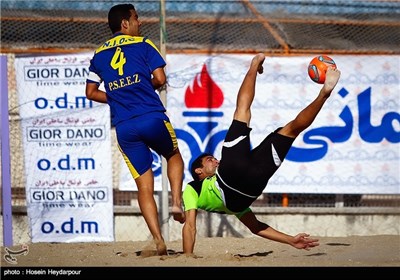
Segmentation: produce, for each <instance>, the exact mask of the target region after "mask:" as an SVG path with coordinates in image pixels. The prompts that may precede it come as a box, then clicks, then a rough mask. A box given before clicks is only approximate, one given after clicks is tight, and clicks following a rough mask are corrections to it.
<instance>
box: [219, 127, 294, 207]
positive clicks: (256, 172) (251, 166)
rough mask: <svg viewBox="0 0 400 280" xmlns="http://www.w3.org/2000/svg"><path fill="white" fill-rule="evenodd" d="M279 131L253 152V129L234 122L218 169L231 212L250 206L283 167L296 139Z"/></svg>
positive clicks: (269, 136)
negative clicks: (251, 135) (251, 140)
mask: <svg viewBox="0 0 400 280" xmlns="http://www.w3.org/2000/svg"><path fill="white" fill-rule="evenodd" d="M279 129H280V128H278V129H276V130H275V131H274V132H272V133H270V134H269V135H268V136H267V137H266V138H265V139H264V140H263V141H262V142H261V143H260V144H259V145H258V146H257V147H255V148H254V149H251V143H250V131H251V128H249V127H247V124H246V123H244V122H240V121H237V120H233V122H232V124H231V126H230V127H229V130H228V133H227V135H226V137H225V141H224V144H223V147H222V152H221V160H220V163H219V167H218V170H217V180H218V183H219V185H220V187H221V188H222V190H223V191H224V195H225V201H226V207H227V208H228V209H229V210H231V211H234V212H240V211H242V210H244V209H246V208H247V207H249V206H250V205H251V204H252V203H253V202H254V201H255V200H256V199H257V198H258V197H259V196H260V195H261V194H262V192H263V191H264V189H265V187H266V186H267V183H268V180H269V179H270V178H271V177H272V175H273V174H274V173H275V172H276V170H277V169H278V168H279V167H280V165H281V164H282V162H283V160H284V158H285V157H286V155H287V153H288V151H289V149H290V147H291V146H292V144H293V141H294V140H295V138H291V137H287V136H284V135H281V134H278V133H277V131H278V130H279Z"/></svg>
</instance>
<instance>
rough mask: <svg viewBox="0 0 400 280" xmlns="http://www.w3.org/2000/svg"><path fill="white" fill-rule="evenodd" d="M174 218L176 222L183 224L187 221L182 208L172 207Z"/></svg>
mask: <svg viewBox="0 0 400 280" xmlns="http://www.w3.org/2000/svg"><path fill="white" fill-rule="evenodd" d="M172 216H173V217H174V220H175V221H177V222H180V223H181V224H183V223H184V222H185V220H186V219H185V214H184V213H183V210H182V208H181V207H179V206H176V205H172Z"/></svg>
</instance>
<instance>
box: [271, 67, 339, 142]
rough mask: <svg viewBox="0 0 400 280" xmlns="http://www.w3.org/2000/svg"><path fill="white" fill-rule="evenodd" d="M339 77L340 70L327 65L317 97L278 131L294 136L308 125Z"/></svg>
mask: <svg viewBox="0 0 400 280" xmlns="http://www.w3.org/2000/svg"><path fill="white" fill-rule="evenodd" d="M339 78H340V71H339V70H338V69H334V68H332V67H329V68H328V70H327V71H326V78H325V83H324V85H323V86H322V89H321V90H320V92H319V94H318V96H317V98H316V99H314V101H313V102H311V103H310V104H309V105H308V106H307V107H306V108H304V109H303V110H302V111H301V112H300V113H299V114H298V115H297V116H296V118H295V119H294V120H292V121H291V122H289V123H288V124H286V125H285V126H284V127H283V128H282V129H281V130H279V131H278V133H279V134H282V135H285V136H289V137H292V138H296V137H297V136H298V135H299V134H300V133H301V132H302V131H303V130H305V129H306V128H307V127H309V126H310V125H311V124H312V123H313V121H314V120H315V118H316V116H317V115H318V113H319V111H320V110H321V108H322V106H323V105H324V104H325V101H326V100H327V99H328V98H329V96H330V95H331V93H332V91H333V89H334V88H335V86H336V84H337V82H338V81H339Z"/></svg>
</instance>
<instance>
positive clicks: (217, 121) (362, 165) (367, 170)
mask: <svg viewBox="0 0 400 280" xmlns="http://www.w3.org/2000/svg"><path fill="white" fill-rule="evenodd" d="M252 57H253V55H247V54H241V55H239V54H233V55H230V54H229V55H215V56H210V55H186V54H183V55H179V54H172V55H168V56H167V63H168V64H167V76H168V89H167V91H168V93H167V109H168V113H169V115H170V117H171V121H172V124H173V125H174V127H175V129H176V133H177V137H178V141H179V145H180V149H181V152H182V155H183V157H184V161H185V166H186V168H185V182H189V181H191V180H192V178H191V175H190V173H189V166H190V163H191V162H192V160H194V158H195V157H196V156H197V155H199V154H200V153H201V152H211V153H213V154H214V155H215V156H216V157H217V158H218V157H220V152H221V146H222V142H223V139H224V137H225V134H226V132H227V129H228V127H229V125H230V123H231V121H232V116H233V112H234V109H235V104H236V96H237V92H238V89H239V87H240V84H241V82H242V80H243V78H244V75H245V73H246V72H247V69H248V66H249V63H250V61H251V59H252ZM331 57H332V58H333V60H334V61H335V62H336V64H337V66H338V68H339V69H340V70H341V73H342V74H341V79H340V81H339V83H338V85H337V86H336V88H335V90H334V92H333V93H332V95H331V97H330V98H329V99H328V101H327V102H326V104H325V106H324V107H323V108H322V110H321V112H320V114H319V115H318V116H317V118H316V120H315V121H314V123H313V124H312V125H311V126H310V127H309V128H308V129H307V130H305V131H304V132H303V133H302V134H301V135H299V136H298V138H297V139H296V140H295V142H294V144H293V147H292V148H291V150H290V151H289V154H288V155H287V157H286V159H285V161H284V163H283V164H282V166H281V167H280V169H278V171H277V172H276V173H275V174H274V176H273V177H272V178H271V179H270V181H269V184H268V186H267V187H266V188H265V192H269V193H342V194H398V193H400V144H399V142H400V57H399V56H344V55H332V56H331ZM312 58H313V57H312V56H310V57H308V56H302V57H267V58H266V60H265V63H264V73H263V74H261V75H258V78H257V84H256V96H255V99H254V102H253V106H252V120H251V127H252V132H251V135H250V136H251V142H252V145H253V146H256V145H257V144H258V143H260V142H261V141H262V140H263V139H264V137H266V136H267V135H268V134H269V133H270V132H272V131H274V130H275V129H276V128H278V127H280V126H283V125H285V124H286V123H288V122H289V121H291V120H292V119H293V118H294V117H295V116H296V115H297V114H298V113H299V112H300V111H301V110H302V109H303V108H304V107H305V106H307V105H308V104H309V103H310V102H311V101H312V100H313V99H314V98H315V97H316V96H317V94H318V93H319V90H320V89H321V87H322V85H319V84H317V83H314V82H312V81H311V79H310V78H309V77H308V74H307V66H308V63H309V62H310V61H311V59H312ZM160 169H161V166H160V164H157V165H156V166H155V168H154V170H155V171H156V172H157V173H156V174H157V177H156V189H159V190H161V183H157V182H161V180H160V178H161V176H160V174H161V172H160V171H159V170H160ZM124 174H125V173H123V174H121V178H125V181H124V180H121V184H123V185H124V187H125V189H126V188H127V186H133V185H134V183H132V182H130V183H128V182H127V180H129V179H128V178H130V177H129V176H125V175H124Z"/></svg>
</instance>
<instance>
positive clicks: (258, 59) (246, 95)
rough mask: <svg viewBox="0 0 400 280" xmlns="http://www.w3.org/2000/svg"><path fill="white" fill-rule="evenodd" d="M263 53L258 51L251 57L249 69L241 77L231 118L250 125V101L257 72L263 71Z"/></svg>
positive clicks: (251, 101)
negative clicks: (241, 80)
mask: <svg viewBox="0 0 400 280" xmlns="http://www.w3.org/2000/svg"><path fill="white" fill-rule="evenodd" d="M264 60H265V55H264V54H263V53H259V54H257V55H256V56H254V57H253V59H252V61H251V64H250V67H249V70H248V71H247V73H246V76H245V77H244V79H243V82H242V85H241V86H240V89H239V93H238V96H237V100H236V110H235V113H234V115H233V119H235V120H238V121H241V122H245V123H247V126H249V125H250V119H251V110H250V107H251V103H253V99H254V94H255V87H256V78H257V73H260V74H261V73H263V70H264V69H263V66H262V65H263V63H264Z"/></svg>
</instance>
